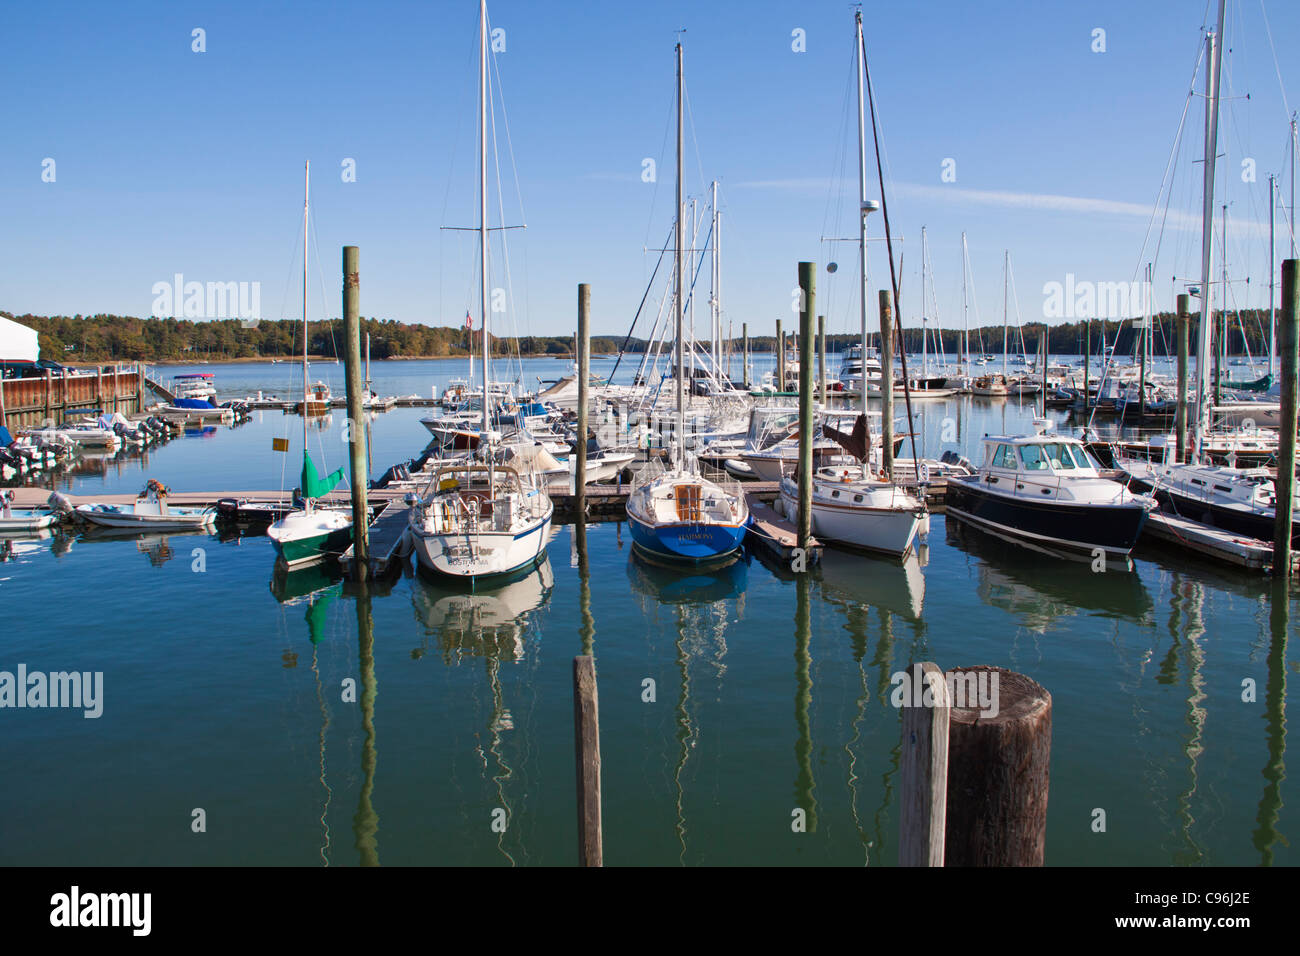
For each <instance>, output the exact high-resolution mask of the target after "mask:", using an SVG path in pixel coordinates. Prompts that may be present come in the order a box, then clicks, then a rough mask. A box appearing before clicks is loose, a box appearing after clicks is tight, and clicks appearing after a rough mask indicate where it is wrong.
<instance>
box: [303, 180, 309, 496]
mask: <svg viewBox="0 0 1300 956" xmlns="http://www.w3.org/2000/svg"><path fill="white" fill-rule="evenodd" d="M310 201H311V160H307V165H306V168H305V169H304V170H303V174H302V455H303V457H304V458H306V457H307V207H308V205H309V203H310ZM306 491H307V489H306V488H304V489H303V492H304V494H303V497H304V498H306Z"/></svg>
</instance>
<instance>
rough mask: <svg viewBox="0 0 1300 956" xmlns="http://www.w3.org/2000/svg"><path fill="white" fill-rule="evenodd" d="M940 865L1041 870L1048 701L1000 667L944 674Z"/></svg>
mask: <svg viewBox="0 0 1300 956" xmlns="http://www.w3.org/2000/svg"><path fill="white" fill-rule="evenodd" d="M946 676H947V677H948V681H949V690H950V691H951V693H952V710H951V713H950V716H949V723H948V795H947V807H946V824H945V833H946V837H945V840H944V862H945V865H947V866H1042V865H1043V853H1044V844H1045V841H1046V835H1047V793H1048V770H1049V767H1050V763H1051V755H1052V695H1051V694H1049V693H1048V692H1047V691H1046V690H1044V689H1043V687H1042V686H1041V685H1040V684H1038V683H1037V682H1036V681H1033V680H1030V679H1029V678H1028V677H1026V676H1024V675H1023V674H1017V673H1015V672H1014V671H1009V670H1006V669H1005V668H1001V667H984V666H979V667H959V668H954V669H952V670H950V671H948V673H947V675H946Z"/></svg>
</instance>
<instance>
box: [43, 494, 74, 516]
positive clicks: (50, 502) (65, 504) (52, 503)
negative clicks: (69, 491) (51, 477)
mask: <svg viewBox="0 0 1300 956" xmlns="http://www.w3.org/2000/svg"><path fill="white" fill-rule="evenodd" d="M45 504H46V505H47V506H48V507H49V509H50V510H51V511H53V512H54V513H55V514H60V515H65V514H69V515H70V514H72V513H73V510H74V509H73V507H72V502H71V501H69V500H68V497H67V495H64V494H61V493H60V492H57V491H52V492H50V496H49V498H47V499H45Z"/></svg>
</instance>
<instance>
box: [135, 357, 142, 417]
mask: <svg viewBox="0 0 1300 956" xmlns="http://www.w3.org/2000/svg"><path fill="white" fill-rule="evenodd" d="M135 410H136V411H137V412H143V411H144V363H143V362H136V363H135Z"/></svg>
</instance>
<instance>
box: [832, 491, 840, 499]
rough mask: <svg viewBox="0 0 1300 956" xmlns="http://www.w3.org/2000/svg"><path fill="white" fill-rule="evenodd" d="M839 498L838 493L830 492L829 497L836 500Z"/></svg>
mask: <svg viewBox="0 0 1300 956" xmlns="http://www.w3.org/2000/svg"><path fill="white" fill-rule="evenodd" d="M839 496H840V493H839V492H838V491H832V492H831V497H832V498H838V497H839Z"/></svg>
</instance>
